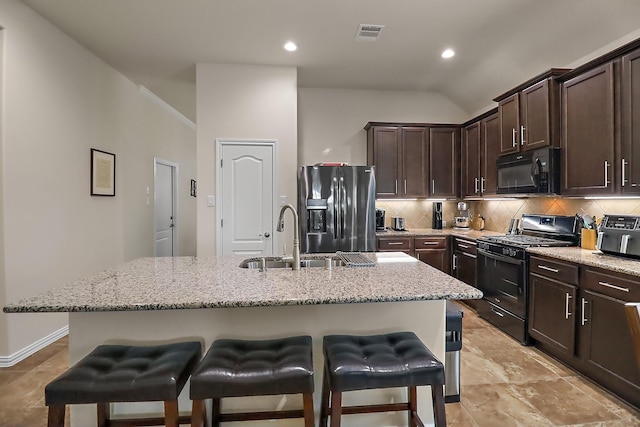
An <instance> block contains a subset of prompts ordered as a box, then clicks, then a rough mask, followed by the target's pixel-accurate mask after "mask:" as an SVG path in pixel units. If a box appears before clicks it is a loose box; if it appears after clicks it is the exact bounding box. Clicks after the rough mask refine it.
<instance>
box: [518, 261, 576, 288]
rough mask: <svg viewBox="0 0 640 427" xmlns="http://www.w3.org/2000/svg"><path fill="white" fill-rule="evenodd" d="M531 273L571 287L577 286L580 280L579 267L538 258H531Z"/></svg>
mask: <svg viewBox="0 0 640 427" xmlns="http://www.w3.org/2000/svg"><path fill="white" fill-rule="evenodd" d="M529 273H536V274H539V275H540V276H544V277H549V278H551V279H554V280H558V281H560V282H565V283H569V284H571V285H577V284H578V280H579V278H580V274H579V269H578V266H577V265H575V264H569V263H566V262H562V261H557V260H550V259H549V258H539V257H536V256H532V257H530V258H529Z"/></svg>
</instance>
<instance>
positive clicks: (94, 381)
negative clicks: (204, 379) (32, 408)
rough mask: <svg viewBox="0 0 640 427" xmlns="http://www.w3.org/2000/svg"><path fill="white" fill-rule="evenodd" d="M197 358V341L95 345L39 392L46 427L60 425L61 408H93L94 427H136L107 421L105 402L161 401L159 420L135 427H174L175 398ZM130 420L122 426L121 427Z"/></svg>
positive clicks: (199, 353)
mask: <svg viewBox="0 0 640 427" xmlns="http://www.w3.org/2000/svg"><path fill="white" fill-rule="evenodd" d="M201 356H202V346H201V344H200V343H199V342H195V341H194V342H180V343H174V344H166V345H157V346H131V345H101V346H98V347H96V348H95V349H94V350H93V351H92V352H91V353H89V354H88V355H87V356H85V357H84V358H83V359H82V360H80V361H79V362H78V363H76V364H75V365H74V366H73V367H71V368H69V369H68V370H67V371H66V372H65V373H63V374H62V375H60V376H59V377H58V378H56V379H55V380H53V381H52V382H50V383H49V384H48V385H47V386H46V387H45V403H46V405H47V406H48V407H49V424H48V425H49V427H53V426H56V427H57V426H64V419H65V405H69V404H83V403H95V404H97V405H98V426H100V427H103V426H110V425H136V424H134V420H121V419H118V420H117V421H112V420H110V416H109V403H110V402H152V401H164V408H165V414H164V415H165V416H164V418H146V419H136V420H135V422H140V423H141V425H142V423H144V425H166V426H175V427H177V426H178V423H179V422H183V423H184V422H189V419H188V418H189V417H183V418H180V417H179V416H178V395H179V394H180V391H181V390H182V388H183V387H184V384H185V382H186V381H187V379H188V378H189V375H190V374H191V371H192V370H193V368H194V367H195V366H196V364H197V363H198V361H199V360H200V357H201ZM128 421H130V422H129V423H128V424H126V423H127V422H128Z"/></svg>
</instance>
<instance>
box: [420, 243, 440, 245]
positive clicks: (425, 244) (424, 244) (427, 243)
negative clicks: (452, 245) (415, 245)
mask: <svg viewBox="0 0 640 427" xmlns="http://www.w3.org/2000/svg"><path fill="white" fill-rule="evenodd" d="M422 244H423V245H439V244H440V242H422Z"/></svg>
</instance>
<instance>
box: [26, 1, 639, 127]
mask: <svg viewBox="0 0 640 427" xmlns="http://www.w3.org/2000/svg"><path fill="white" fill-rule="evenodd" d="M22 1H23V3H25V4H27V5H28V6H30V7H31V8H32V9H34V10H35V11H36V12H38V13H39V14H41V15H42V16H43V17H44V18H46V19H47V20H48V21H50V22H52V23H53V24H55V25H56V26H58V27H59V28H60V29H62V30H63V31H64V32H66V33H67V34H68V35H70V36H71V37H72V38H74V39H75V40H77V41H78V42H80V43H81V44H82V45H84V46H85V47H87V48H88V49H89V50H91V51H92V52H94V53H95V54H96V55H97V56H99V57H101V58H102V59H104V60H105V61H106V62H107V63H109V64H110V65H111V66H113V67H114V68H115V69H117V70H119V71H120V72H121V73H123V74H124V75H125V76H127V77H128V78H129V79H131V80H132V81H133V82H135V83H137V84H142V85H144V86H146V87H148V88H149V89H150V90H152V91H153V92H155V93H156V94H157V95H159V96H160V97H162V98H163V99H164V100H165V101H167V102H168V103H169V104H171V105H173V106H174V107H175V108H176V109H177V110H179V111H181V112H182V113H183V114H185V115H186V116H187V117H189V118H190V119H192V120H193V121H195V64H196V63H201V62H202V63H238V64H264V65H286V66H296V67H297V68H298V86H299V87H316V88H349V89H380V90H408V91H416V90H419V91H435V92H440V93H442V94H443V95H445V96H447V97H449V98H450V99H451V100H453V101H454V102H455V103H457V104H458V105H459V106H460V107H462V108H463V109H464V110H466V111H467V112H469V114H470V115H471V114H472V113H475V112H478V111H479V110H481V109H483V108H485V107H487V106H488V105H490V103H491V99H492V98H493V97H495V96H497V95H499V94H501V93H503V92H505V91H506V90H508V89H510V88H511V87H514V86H516V85H517V84H519V83H522V82H524V81H526V80H527V79H529V78H530V77H533V76H534V75H536V74H539V73H541V72H543V71H545V70H546V69H548V68H552V67H565V66H568V65H571V64H574V63H575V62H576V61H579V60H580V59H581V58H583V57H585V55H589V54H590V53H591V52H594V51H596V50H598V49H601V48H603V47H604V46H607V45H608V44H610V43H612V42H614V41H616V40H618V39H620V38H623V37H625V36H628V35H630V34H632V33H634V32H636V31H638V30H640V19H639V17H640V1H638V0H315V1H313V0H108V1H105V0H55V1H52V0H22ZM359 24H381V25H384V26H385V27H384V29H383V30H382V33H381V35H380V37H379V38H378V40H377V41H376V42H357V41H355V36H356V32H357V29H358V25H359ZM287 40H293V41H295V42H296V43H297V44H298V46H299V49H298V50H297V51H296V52H293V53H292V52H286V51H285V50H283V48H282V45H283V44H284V42H285V41H287ZM445 48H452V49H454V50H455V51H456V55H455V56H454V57H453V58H451V59H449V60H443V59H442V58H441V57H440V54H441V52H442V50H444V49H445Z"/></svg>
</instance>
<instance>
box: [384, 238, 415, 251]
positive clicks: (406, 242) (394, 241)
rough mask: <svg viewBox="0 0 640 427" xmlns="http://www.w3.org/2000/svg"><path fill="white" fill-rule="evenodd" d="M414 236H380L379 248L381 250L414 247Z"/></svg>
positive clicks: (403, 249) (404, 249)
mask: <svg viewBox="0 0 640 427" xmlns="http://www.w3.org/2000/svg"><path fill="white" fill-rule="evenodd" d="M412 242H413V238H412V237H385V238H378V250H380V251H407V250H411V249H412V248H413V245H412Z"/></svg>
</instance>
